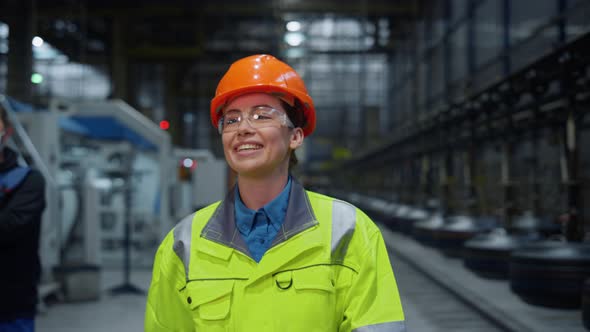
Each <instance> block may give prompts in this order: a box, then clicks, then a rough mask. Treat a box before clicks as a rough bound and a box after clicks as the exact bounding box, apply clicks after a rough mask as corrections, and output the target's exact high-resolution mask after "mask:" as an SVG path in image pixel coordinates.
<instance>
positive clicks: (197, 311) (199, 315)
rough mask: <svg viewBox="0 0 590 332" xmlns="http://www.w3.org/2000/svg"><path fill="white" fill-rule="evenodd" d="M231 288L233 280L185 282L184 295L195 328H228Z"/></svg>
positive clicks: (217, 329) (231, 299) (215, 329)
mask: <svg viewBox="0 0 590 332" xmlns="http://www.w3.org/2000/svg"><path fill="white" fill-rule="evenodd" d="M233 290H234V281H233V280H204V281H191V282H189V283H188V284H187V286H186V289H185V291H184V295H185V299H186V304H187V306H188V308H189V310H190V311H191V313H192V317H193V321H194V322H195V326H196V328H197V330H199V328H202V329H205V330H206V331H227V330H229V322H230V316H231V313H230V311H231V307H232V302H233Z"/></svg>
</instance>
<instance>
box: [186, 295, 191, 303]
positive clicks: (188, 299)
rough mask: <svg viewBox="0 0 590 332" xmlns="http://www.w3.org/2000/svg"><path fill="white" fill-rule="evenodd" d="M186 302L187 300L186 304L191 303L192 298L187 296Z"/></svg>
mask: <svg viewBox="0 0 590 332" xmlns="http://www.w3.org/2000/svg"><path fill="white" fill-rule="evenodd" d="M186 302H188V304H191V303H193V299H191V297H190V296H189V297H187V298H186Z"/></svg>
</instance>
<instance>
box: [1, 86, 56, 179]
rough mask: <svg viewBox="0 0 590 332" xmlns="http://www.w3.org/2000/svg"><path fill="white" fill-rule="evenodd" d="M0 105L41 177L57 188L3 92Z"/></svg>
mask: <svg viewBox="0 0 590 332" xmlns="http://www.w3.org/2000/svg"><path fill="white" fill-rule="evenodd" d="M0 105H1V106H2V108H4V110H5V111H6V115H7V116H8V120H9V121H10V123H11V124H12V128H13V129H14V130H15V131H16V135H17V136H18V137H19V139H20V140H21V141H22V144H23V145H24V148H25V149H26V150H27V152H28V153H29V155H30V156H31V158H33V162H34V163H35V168H37V169H38V170H39V171H40V172H41V174H43V177H44V178H45V180H46V182H47V183H48V184H49V185H50V186H52V187H55V188H57V181H56V180H55V177H54V176H53V175H52V174H51V172H50V171H49V168H48V167H47V165H46V164H45V162H44V161H43V158H41V155H40V154H39V151H37V149H36V148H35V145H33V142H32V141H31V139H30V138H29V135H27V132H26V131H25V128H23V126H22V125H21V124H20V122H19V121H18V118H17V117H16V115H15V111H14V110H13V109H12V106H11V105H10V103H9V102H8V99H7V98H6V96H4V95H3V94H0Z"/></svg>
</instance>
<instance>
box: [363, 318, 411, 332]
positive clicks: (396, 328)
mask: <svg viewBox="0 0 590 332" xmlns="http://www.w3.org/2000/svg"><path fill="white" fill-rule="evenodd" d="M405 331H406V322H405V321H403V320H402V321H399V322H388V323H381V324H375V325H367V326H362V327H357V328H356V329H354V330H352V332H405Z"/></svg>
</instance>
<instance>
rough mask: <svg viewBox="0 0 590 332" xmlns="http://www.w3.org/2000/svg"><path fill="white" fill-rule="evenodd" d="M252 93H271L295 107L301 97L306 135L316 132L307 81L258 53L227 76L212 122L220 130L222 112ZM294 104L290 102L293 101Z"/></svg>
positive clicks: (213, 103)
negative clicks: (231, 102) (294, 99)
mask: <svg viewBox="0 0 590 332" xmlns="http://www.w3.org/2000/svg"><path fill="white" fill-rule="evenodd" d="M251 92H265V93H271V94H273V95H275V96H277V97H279V98H281V99H283V100H285V101H287V102H288V103H289V104H291V105H293V98H297V99H298V100H299V101H300V102H301V104H302V105H303V109H302V111H303V116H304V118H305V126H304V127H303V128H302V129H303V135H305V136H307V135H309V134H311V133H312V132H313V130H314V129H315V122H316V116H315V108H314V106H313V100H312V99H311V97H310V96H309V94H308V93H307V89H306V88H305V84H304V83H303V80H302V79H301V77H300V76H299V74H297V72H295V70H294V69H293V68H291V67H290V66H289V65H287V64H286V63H284V62H282V61H280V60H278V59H277V58H275V57H273V56H272V55H266V54H258V55H252V56H249V57H245V58H243V59H240V60H238V61H236V62H234V63H233V64H232V65H231V66H230V67H229V69H228V71H227V72H226V73H225V75H223V77H222V78H221V81H219V84H218V85H217V90H215V97H214V98H213V99H212V100H211V122H212V123H213V126H214V127H215V128H217V124H218V122H219V118H220V117H221V110H222V109H223V107H224V106H225V105H226V104H227V103H228V102H229V101H231V100H232V99H234V98H235V97H237V96H239V95H243V94H246V93H251ZM289 101H290V102H289Z"/></svg>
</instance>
